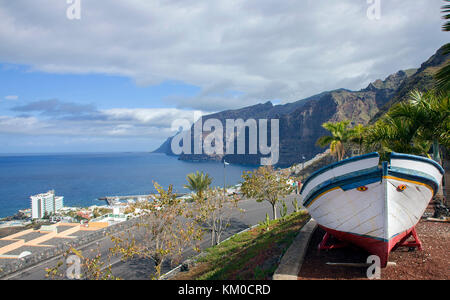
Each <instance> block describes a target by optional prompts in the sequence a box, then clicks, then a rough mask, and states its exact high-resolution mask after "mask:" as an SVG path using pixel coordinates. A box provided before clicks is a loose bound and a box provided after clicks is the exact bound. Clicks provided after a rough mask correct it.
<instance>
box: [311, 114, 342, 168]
mask: <svg viewBox="0 0 450 300" xmlns="http://www.w3.org/2000/svg"><path fill="white" fill-rule="evenodd" d="M349 124H350V121H348V120H345V121H341V122H336V123H333V122H327V123H324V124H322V127H323V128H325V129H326V130H328V131H329V132H330V133H331V136H329V135H327V136H322V137H320V138H319V139H318V140H317V142H316V144H317V145H318V146H320V147H326V146H328V145H330V151H331V153H332V154H336V158H337V160H338V161H340V160H342V159H344V155H345V144H346V143H347V142H348V141H349V139H350V137H351V130H350V129H349V128H348V125H349Z"/></svg>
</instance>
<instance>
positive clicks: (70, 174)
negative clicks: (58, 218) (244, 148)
mask: <svg viewBox="0 0 450 300" xmlns="http://www.w3.org/2000/svg"><path fill="white" fill-rule="evenodd" d="M254 168H256V166H241V165H228V166H227V167H226V170H225V172H226V173H225V175H226V184H227V186H229V185H235V184H238V183H239V182H240V180H241V175H242V172H243V171H245V170H252V169H254ZM196 171H200V172H201V171H203V172H206V173H208V174H209V175H210V176H211V177H213V183H212V185H213V186H223V182H224V177H223V176H224V166H223V163H221V162H187V161H181V160H178V157H174V156H168V155H165V154H161V153H151V152H137V151H133V152H132V151H129V152H76V153H68V152H66V153H61V152H59V153H8V154H6V153H0V218H4V217H8V216H12V215H14V214H16V213H17V211H18V210H21V209H28V208H30V198H29V197H30V196H31V195H35V194H39V193H45V192H47V191H49V190H55V191H56V194H57V195H58V196H64V206H74V207H87V206H92V205H104V204H105V202H102V201H99V200H98V198H101V197H105V196H128V195H146V194H151V193H154V192H155V191H156V190H155V189H154V186H153V181H155V182H158V184H160V185H161V186H163V187H164V188H167V187H168V186H169V185H170V184H172V185H173V187H174V191H175V192H177V193H187V192H189V190H187V189H185V188H184V187H183V185H184V184H186V183H187V181H186V175H187V174H189V173H193V172H196Z"/></svg>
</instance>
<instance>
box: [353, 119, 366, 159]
mask: <svg viewBox="0 0 450 300" xmlns="http://www.w3.org/2000/svg"><path fill="white" fill-rule="evenodd" d="M365 131H366V128H365V127H364V125H362V124H358V125H356V126H355V127H353V128H352V129H351V130H350V142H352V143H353V144H356V145H357V146H358V155H361V152H362V146H363V142H364V134H365Z"/></svg>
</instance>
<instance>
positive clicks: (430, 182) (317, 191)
mask: <svg viewBox="0 0 450 300" xmlns="http://www.w3.org/2000/svg"><path fill="white" fill-rule="evenodd" d="M406 171H412V172H414V173H415V174H411V173H409V172H406ZM356 173H360V174H356ZM386 173H387V174H384V172H383V170H382V169H381V168H379V167H374V168H368V169H364V170H360V171H355V172H351V173H347V174H344V175H341V176H338V177H334V178H331V179H328V180H326V181H324V182H322V183H320V184H319V185H317V186H316V187H314V188H313V189H312V190H311V191H310V192H309V193H308V195H307V196H306V197H305V199H304V201H303V206H304V207H309V206H311V205H312V203H313V202H314V201H315V200H316V199H317V198H319V197H320V195H322V194H324V193H326V192H328V191H331V190H333V189H335V188H341V189H342V186H344V185H349V184H351V183H355V182H360V181H363V180H365V179H372V178H377V177H378V176H379V180H380V181H382V179H383V178H385V177H386V176H390V175H392V176H393V177H397V178H398V179H399V180H402V179H404V180H410V181H415V182H417V183H421V184H425V185H427V186H430V187H431V189H432V190H433V196H434V195H435V194H436V192H437V189H438V187H439V184H438V183H437V182H436V180H435V179H434V178H433V177H432V176H429V175H428V174H427V173H423V172H420V173H418V172H417V171H416V170H413V169H407V168H399V167H392V169H391V167H388V169H387V172H386ZM374 182H376V181H374ZM311 199H312V200H311Z"/></svg>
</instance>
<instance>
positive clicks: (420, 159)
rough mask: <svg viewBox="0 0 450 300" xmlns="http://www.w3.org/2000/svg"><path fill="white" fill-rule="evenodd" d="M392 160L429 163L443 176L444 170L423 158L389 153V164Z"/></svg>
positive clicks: (430, 160) (435, 163) (436, 163)
mask: <svg viewBox="0 0 450 300" xmlns="http://www.w3.org/2000/svg"><path fill="white" fill-rule="evenodd" d="M392 159H405V160H415V161H419V162H425V163H429V164H431V165H433V166H434V167H435V168H437V169H438V170H439V172H440V173H441V174H442V175H444V174H445V170H444V169H443V168H442V166H441V165H440V164H439V163H438V162H436V161H434V160H432V159H429V158H426V157H423V156H417V155H412V154H404V153H396V152H391V155H390V157H389V163H390V162H391V160H392Z"/></svg>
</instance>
